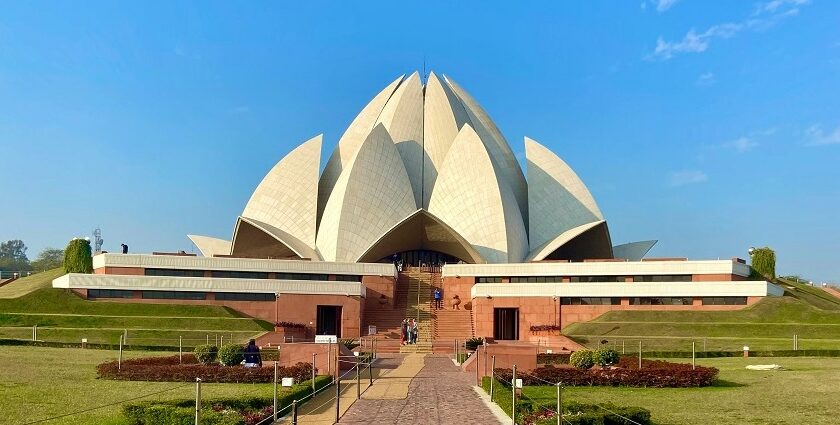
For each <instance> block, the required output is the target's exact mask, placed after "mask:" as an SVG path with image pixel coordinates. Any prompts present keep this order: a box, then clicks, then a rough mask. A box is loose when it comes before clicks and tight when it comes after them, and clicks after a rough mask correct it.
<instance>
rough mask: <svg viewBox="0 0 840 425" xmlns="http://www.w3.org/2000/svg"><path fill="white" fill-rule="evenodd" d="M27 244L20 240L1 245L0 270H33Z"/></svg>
mask: <svg viewBox="0 0 840 425" xmlns="http://www.w3.org/2000/svg"><path fill="white" fill-rule="evenodd" d="M31 268H32V267H31V266H30V265H29V259H28V258H26V244H24V243H23V241H22V240H20V239H14V240H10V241H6V242H3V243H0V270H9V271H14V270H31Z"/></svg>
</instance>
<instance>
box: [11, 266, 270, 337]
mask: <svg viewBox="0 0 840 425" xmlns="http://www.w3.org/2000/svg"><path fill="white" fill-rule="evenodd" d="M62 274H63V271H62V270H61V269H54V270H50V271H46V272H42V273H38V274H35V275H32V276H29V277H26V278H22V279H19V280H17V281H15V282H12V283H10V284H8V285H6V286H4V287H2V288H0V312H2V313H0V338H16V339H29V338H31V335H32V326H34V325H38V327H39V331H38V339H39V340H44V341H55V342H79V341H81V339H82V338H86V339H87V340H88V342H90V343H104V344H113V343H115V342H116V341H118V339H119V336H120V335H121V334H124V333H125V332H126V331H127V333H128V343H129V344H136V345H170V346H177V345H178V341H179V337H180V338H181V340H182V343H183V344H184V346H193V345H198V344H200V343H203V342H206V341H207V340H208V339H209V340H210V341H213V340H214V339H215V338H216V337H217V336H221V335H223V336H224V337H225V339H227V340H230V339H232V340H234V341H236V342H241V341H245V340H247V339H248V338H250V337H253V336H255V335H256V334H259V333H261V332H264V331H266V330H271V329H273V326H272V325H271V324H270V323H268V322H265V321H262V320H255V319H252V318H249V317H243V316H242V315H240V314H238V313H237V312H236V311H233V310H231V309H228V308H225V307H219V306H202V305H177V304H146V303H121V302H114V301H104V300H103V301H88V300H85V299H82V298H80V297H78V296H77V295H75V294H74V293H72V292H71V291H68V290H64V289H54V288H52V280H53V279H55V278H57V277H59V276H61V275H62Z"/></svg>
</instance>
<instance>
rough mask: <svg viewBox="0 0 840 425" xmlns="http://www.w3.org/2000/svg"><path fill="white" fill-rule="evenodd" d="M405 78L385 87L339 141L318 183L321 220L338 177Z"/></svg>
mask: <svg viewBox="0 0 840 425" xmlns="http://www.w3.org/2000/svg"><path fill="white" fill-rule="evenodd" d="M403 77H404V75H401V76H400V77H399V78H397V79H396V80H394V81H393V82H391V84H388V87H385V88H384V89H383V90H382V91H381V92H379V94H377V95H376V97H374V98H373V99H372V100H371V101H370V102H368V104H367V105H366V106H365V107H364V108H363V109H362V111H361V112H359V115H357V116H356V118H355V119H354V120H353V122H351V123H350V126H349V127H347V130H345V131H344V134H343V135H342V136H341V139H339V140H338V145H337V146H336V148H335V150H334V151H333V153H332V155H330V159H329V160H328V161H327V165H326V167H324V172H323V173H322V174H321V180H320V182H319V183H318V219H319V220H320V218H321V215H322V214H323V212H324V207H325V206H326V204H327V200H328V199H329V197H330V195H331V194H332V191H333V187H334V186H335V183H336V181H338V177H339V176H340V175H341V173H342V171H343V170H344V169H345V168H346V167H347V164H348V163H349V162H350V160H351V159H352V158H353V156H354V155H356V152H357V151H358V150H359V146H361V145H362V142H364V141H365V139H366V138H367V136H368V134H370V131H371V130H372V129H373V127H374V126H375V125H376V121H377V119H378V118H379V114H381V113H382V109H383V108H384V107H385V104H386V103H387V102H388V99H390V98H391V95H392V94H393V93H394V90H396V88H397V86H399V85H400V82H402V80H403Z"/></svg>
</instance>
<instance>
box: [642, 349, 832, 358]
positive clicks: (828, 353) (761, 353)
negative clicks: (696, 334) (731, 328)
mask: <svg viewBox="0 0 840 425" xmlns="http://www.w3.org/2000/svg"><path fill="white" fill-rule="evenodd" d="M644 355H645V357H658V358H673V359H677V358H680V359H690V358H691V351H645V352H644ZM743 355H744V352H743V351H697V352H695V353H694V357H696V358H698V359H712V358H718V357H742V356H743ZM750 357H840V350H757V351H750Z"/></svg>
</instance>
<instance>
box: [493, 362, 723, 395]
mask: <svg viewBox="0 0 840 425" xmlns="http://www.w3.org/2000/svg"><path fill="white" fill-rule="evenodd" d="M495 373H496V376H498V377H499V380H501V381H503V382H510V380H511V378H512V375H513V374H512V371H511V370H510V369H496V371H495ZM717 374H718V370H717V369H716V368H713V367H701V366H698V367H696V368H694V369H692V367H691V365H690V364H682V363H671V362H666V361H662V360H645V361H643V363H642V369H638V359H633V358H632V357H622V358H621V359H620V360H619V363H618V366H617V367H614V368H604V369H575V368H569V367H559V368H558V367H554V366H551V365H549V366H545V367H539V368H536V369H534V370H532V371H530V372H520V373H517V375H516V377H517V378H521V379H522V381H523V384H524V385H552V384H554V383H557V382H562V383H563V385H566V386H584V385H588V386H593V385H598V386H627V387H654V388H687V387H705V386H709V385H712V384H713V383H714V382H715V379H717Z"/></svg>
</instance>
